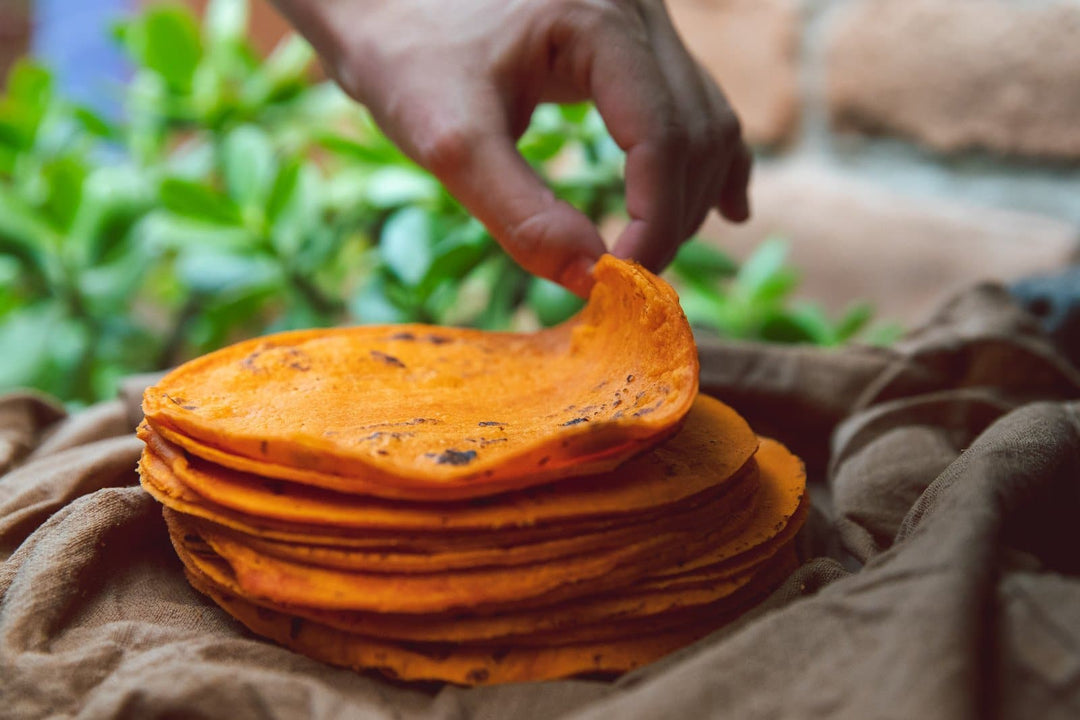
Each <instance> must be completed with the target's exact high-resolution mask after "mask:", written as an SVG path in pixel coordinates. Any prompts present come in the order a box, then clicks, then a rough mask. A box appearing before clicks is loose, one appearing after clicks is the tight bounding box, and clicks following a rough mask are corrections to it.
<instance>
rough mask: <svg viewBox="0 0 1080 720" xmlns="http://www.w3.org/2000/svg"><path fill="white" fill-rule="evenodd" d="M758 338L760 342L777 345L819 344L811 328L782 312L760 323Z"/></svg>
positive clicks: (798, 319) (771, 315)
mask: <svg viewBox="0 0 1080 720" xmlns="http://www.w3.org/2000/svg"><path fill="white" fill-rule="evenodd" d="M758 336H759V337H760V338H761V339H762V340H768V341H770V342H778V343H790V344H802V343H818V342H819V337H818V335H817V334H816V332H815V331H814V330H813V329H812V328H809V327H807V325H806V324H805V323H804V322H802V321H801V319H800V318H798V317H796V316H794V315H791V314H788V313H784V312H777V313H773V314H770V315H769V316H767V317H766V318H765V319H764V321H763V322H762V323H761V327H760V328H759V330H758Z"/></svg>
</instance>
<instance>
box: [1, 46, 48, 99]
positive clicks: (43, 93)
mask: <svg viewBox="0 0 1080 720" xmlns="http://www.w3.org/2000/svg"><path fill="white" fill-rule="evenodd" d="M7 94H8V97H9V98H11V99H12V100H14V101H16V102H18V103H21V104H22V105H24V106H26V107H29V108H34V109H37V110H38V111H40V112H44V111H45V108H46V107H47V106H48V104H49V101H50V100H51V99H52V94H53V79H52V74H51V73H50V72H49V71H48V70H47V69H46V68H45V67H44V66H42V65H39V64H37V63H36V62H34V61H33V60H28V59H25V58H23V59H21V60H19V61H18V62H16V63H15V66H14V67H13V68H12V69H11V72H10V73H8V78H7Z"/></svg>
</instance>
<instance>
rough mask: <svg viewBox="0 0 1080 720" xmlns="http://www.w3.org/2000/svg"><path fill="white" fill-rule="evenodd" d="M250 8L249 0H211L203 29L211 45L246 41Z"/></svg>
mask: <svg viewBox="0 0 1080 720" xmlns="http://www.w3.org/2000/svg"><path fill="white" fill-rule="evenodd" d="M249 14H250V8H249V7H248V3H247V0H210V2H209V3H208V4H207V6H206V11H205V12H204V14H203V29H204V31H205V32H206V39H207V41H209V42H210V44H212V45H214V44H224V43H234V42H237V41H241V40H244V39H246V37H247V29H248V16H249Z"/></svg>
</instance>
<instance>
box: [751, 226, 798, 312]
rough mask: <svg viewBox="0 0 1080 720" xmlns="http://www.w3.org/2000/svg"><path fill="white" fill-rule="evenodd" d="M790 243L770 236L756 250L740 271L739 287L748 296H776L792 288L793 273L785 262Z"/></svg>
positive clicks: (764, 297) (762, 297)
mask: <svg viewBox="0 0 1080 720" xmlns="http://www.w3.org/2000/svg"><path fill="white" fill-rule="evenodd" d="M787 253H788V244H787V242H785V241H784V240H781V239H779V238H769V239H768V240H766V241H765V242H763V243H761V245H759V246H758V247H757V249H756V250H754V252H753V254H751V255H750V257H749V258H747V259H746V261H745V262H744V263H743V265H742V267H741V268H740V269H739V273H738V287H739V288H740V291H741V292H742V293H743V294H744V295H745V296H746V297H754V298H761V299H766V298H775V297H779V296H780V295H782V294H783V292H786V290H789V289H791V287H793V286H792V284H791V277H792V274H791V272H790V271H788V270H787V269H786V268H785V266H784V263H785V261H786V260H787Z"/></svg>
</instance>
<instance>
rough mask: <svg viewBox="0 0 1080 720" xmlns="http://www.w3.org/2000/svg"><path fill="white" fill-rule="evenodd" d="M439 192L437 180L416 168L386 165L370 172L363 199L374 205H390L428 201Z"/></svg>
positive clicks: (383, 206)
mask: <svg viewBox="0 0 1080 720" xmlns="http://www.w3.org/2000/svg"><path fill="white" fill-rule="evenodd" d="M438 195H439V182H438V181H437V180H436V179H435V178H434V177H432V176H431V175H429V174H428V173H427V172H426V171H424V170H421V169H420V168H409V167H399V166H390V167H384V168H381V169H379V170H376V171H374V172H372V173H371V175H370V176H369V177H368V181H367V185H366V187H365V189H364V199H365V200H366V201H367V203H368V204H370V205H371V206H373V207H376V208H387V209H388V208H394V207H400V206H402V205H417V204H422V203H426V202H431V201H433V200H434V199H435V198H437V197H438Z"/></svg>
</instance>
